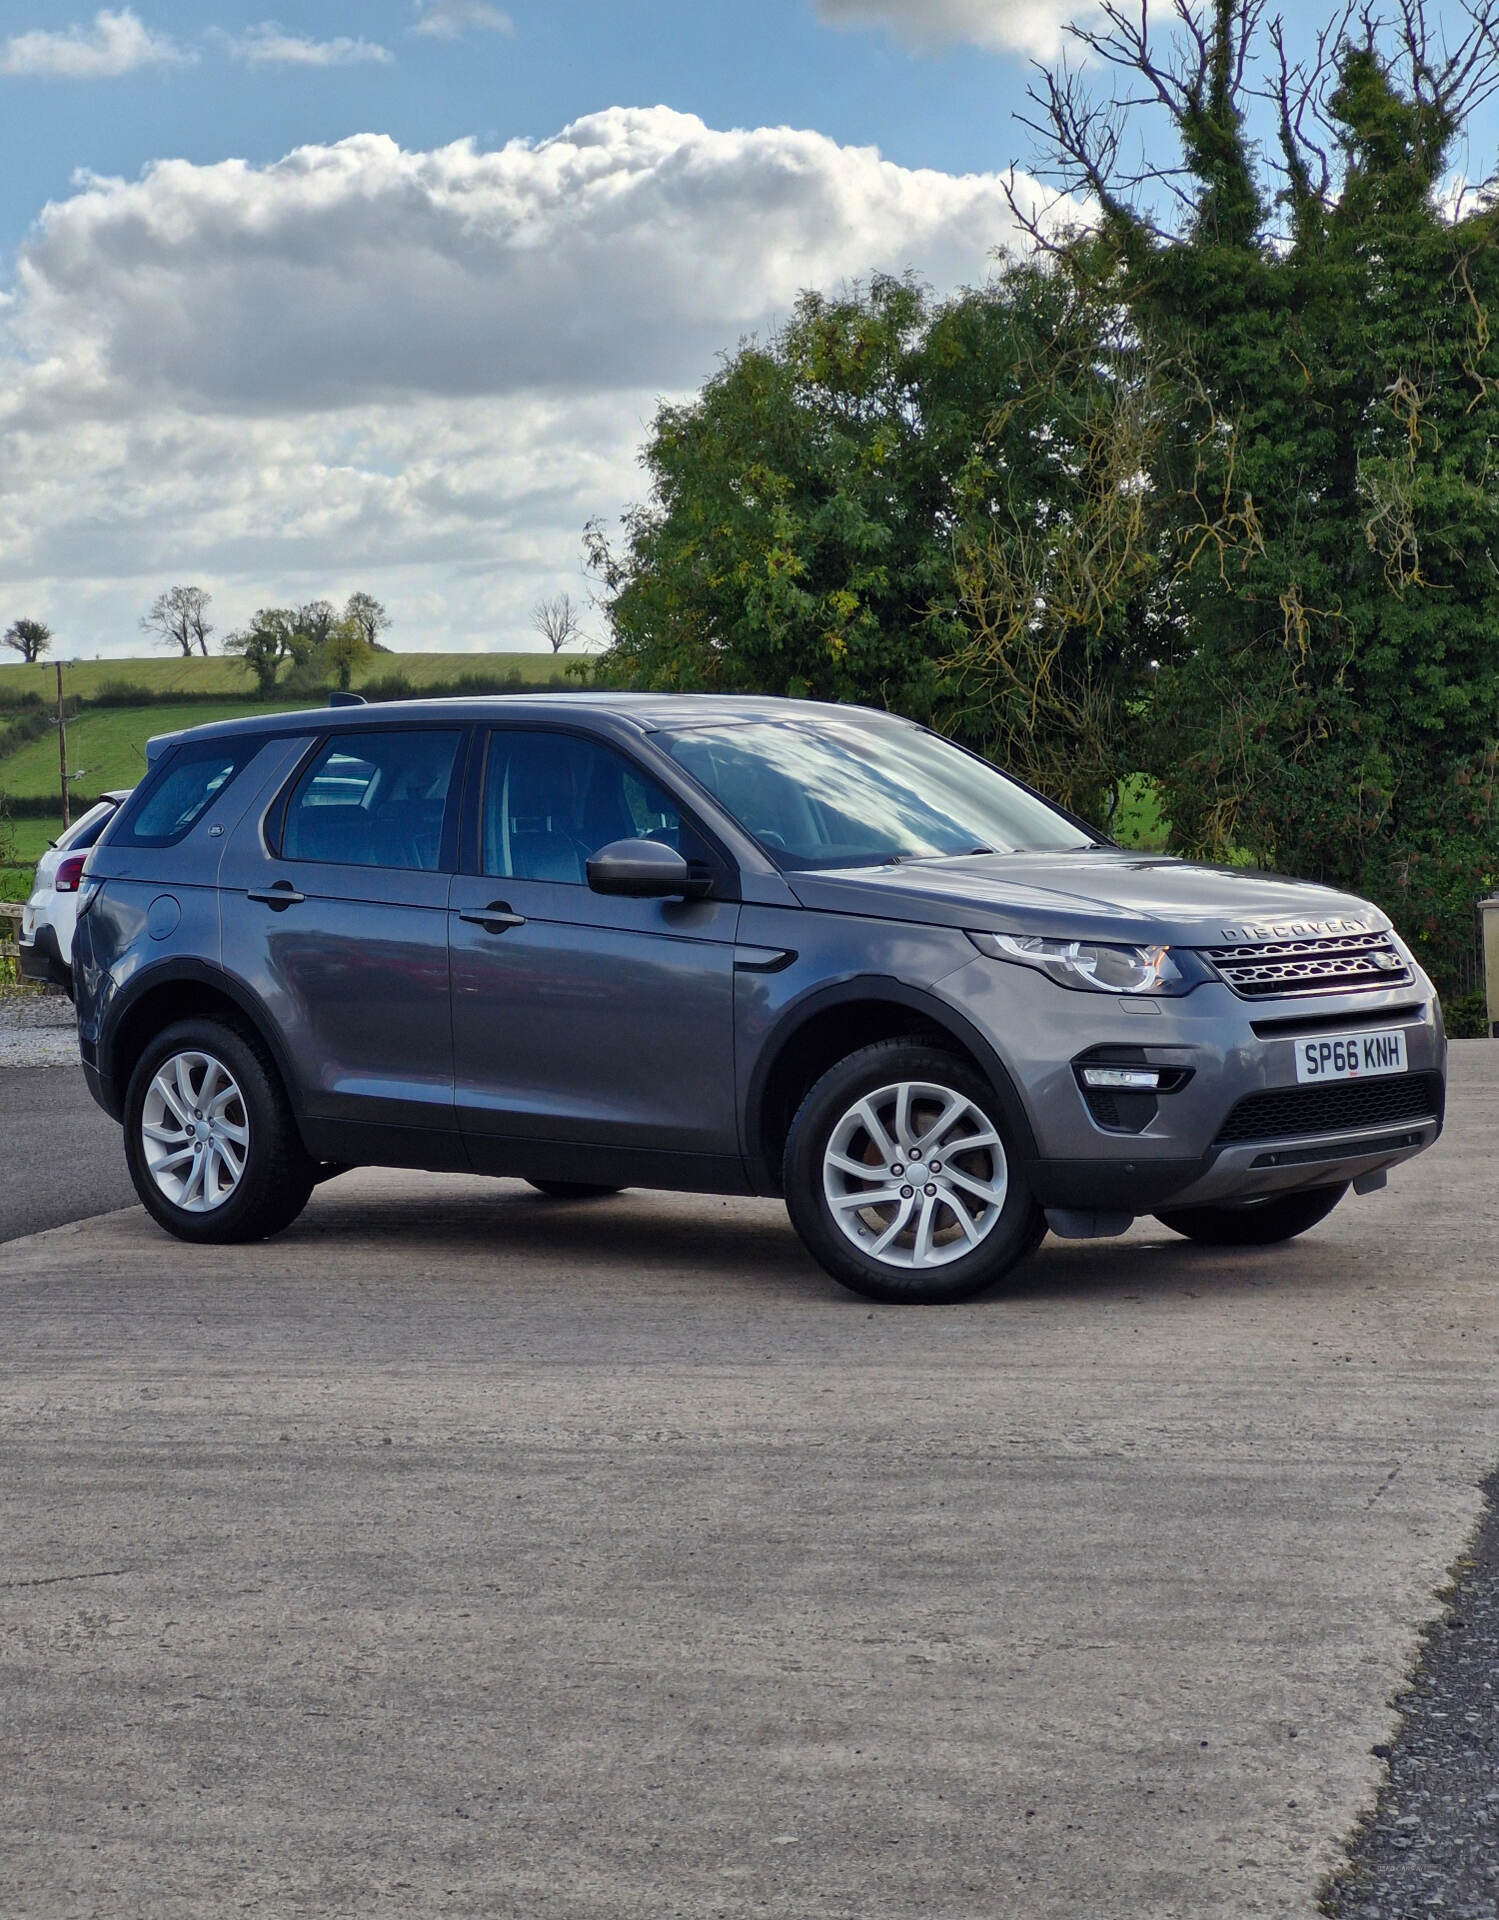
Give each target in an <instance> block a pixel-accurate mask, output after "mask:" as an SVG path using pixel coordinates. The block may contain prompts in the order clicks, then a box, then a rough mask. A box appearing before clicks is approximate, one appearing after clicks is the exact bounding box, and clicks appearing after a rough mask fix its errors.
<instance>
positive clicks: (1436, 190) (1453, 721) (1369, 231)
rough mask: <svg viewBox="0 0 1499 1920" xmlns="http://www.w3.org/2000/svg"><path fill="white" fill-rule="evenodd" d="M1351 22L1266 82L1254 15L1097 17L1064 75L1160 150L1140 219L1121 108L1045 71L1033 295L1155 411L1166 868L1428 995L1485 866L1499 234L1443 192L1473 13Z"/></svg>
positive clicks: (1478, 94) (1151, 750)
mask: <svg viewBox="0 0 1499 1920" xmlns="http://www.w3.org/2000/svg"><path fill="white" fill-rule="evenodd" d="M1349 19H1350V30H1349V32H1348V33H1347V34H1346V35H1345V36H1344V37H1341V38H1340V37H1338V34H1337V32H1336V30H1335V29H1333V28H1330V29H1329V30H1328V33H1327V34H1326V35H1325V36H1324V39H1323V41H1322V42H1321V51H1320V54H1319V56H1318V57H1317V58H1315V59H1313V60H1311V61H1310V62H1307V63H1304V64H1303V65H1301V66H1296V65H1294V64H1293V63H1292V62H1291V61H1290V60H1289V58H1288V56H1287V55H1286V53H1285V50H1284V45H1283V37H1282V35H1281V33H1280V30H1279V28H1278V26H1277V25H1275V24H1272V25H1271V26H1270V27H1268V29H1266V30H1265V32H1264V44H1263V45H1261V41H1260V37H1259V36H1260V21H1261V16H1260V11H1259V8H1258V6H1257V5H1256V4H1254V0H1214V5H1213V7H1212V9H1211V11H1210V12H1207V13H1205V14H1201V15H1194V14H1193V13H1191V11H1190V10H1189V9H1187V8H1186V7H1185V6H1183V7H1182V8H1180V9H1179V18H1178V20H1177V22H1176V23H1175V26H1176V31H1175V34H1174V37H1173V36H1172V35H1166V36H1159V37H1158V36H1156V35H1155V34H1154V33H1153V32H1152V30H1151V27H1150V23H1149V22H1148V20H1146V19H1145V18H1143V17H1135V16H1126V15H1125V14H1123V13H1122V12H1115V11H1113V10H1112V9H1110V10H1107V15H1106V19H1105V23H1104V25H1103V26H1102V27H1101V28H1099V29H1098V30H1097V31H1096V32H1087V33H1084V34H1083V36H1082V37H1083V38H1084V40H1085V41H1086V42H1087V43H1088V46H1089V49H1090V52H1091V53H1092V55H1093V56H1094V59H1093V63H1092V64H1093V69H1094V71H1098V70H1100V69H1102V70H1105V71H1106V70H1108V69H1109V68H1112V69H1113V70H1114V71H1115V72H1116V73H1117V74H1118V75H1120V76H1121V78H1122V84H1121V87H1120V96H1121V98H1123V97H1125V96H1127V97H1128V99H1129V100H1130V101H1133V102H1138V99H1139V97H1140V89H1141V85H1142V83H1143V87H1144V90H1145V92H1146V94H1147V96H1148V97H1149V98H1150V99H1152V100H1153V101H1154V102H1155V103H1156V104H1157V106H1158V107H1160V108H1161V109H1163V110H1164V111H1165V113H1166V114H1167V116H1168V118H1169V120H1170V122H1171V124H1172V127H1173V129H1174V132H1175V134H1176V137H1177V140H1178V144H1179V149H1180V161H1181V165H1180V170H1179V172H1178V173H1177V174H1176V175H1175V176H1174V177H1173V178H1172V179H1170V180H1166V179H1164V178H1158V179H1157V181H1156V182H1155V183H1154V184H1155V187H1156V189H1157V192H1156V196H1155V200H1154V201H1152V198H1151V193H1150V185H1149V183H1146V185H1145V186H1142V185H1141V184H1140V183H1139V181H1138V179H1136V180H1134V181H1130V180H1129V179H1127V178H1126V176H1125V174H1124V169H1123V167H1122V164H1121V160H1120V155H1121V152H1122V145H1121V133H1122V130H1123V128H1124V126H1125V125H1126V123H1127V120H1128V116H1129V115H1130V114H1131V113H1133V112H1135V111H1136V110H1137V108H1136V106H1134V105H1120V106H1113V107H1110V106H1105V107H1099V106H1097V104H1096V103H1093V102H1090V101H1089V100H1088V99H1087V98H1086V97H1085V96H1084V94H1083V92H1082V90H1081V86H1080V83H1079V82H1078V80H1077V79H1076V77H1075V76H1069V75H1068V74H1067V73H1066V72H1061V71H1059V72H1058V73H1057V74H1056V75H1054V76H1052V78H1051V79H1050V80H1049V81H1047V82H1046V83H1045V85H1044V86H1043V88H1042V89H1041V92H1040V95H1039V99H1040V105H1041V108H1042V116H1041V124H1043V125H1044V126H1045V127H1046V129H1047V131H1048V134H1049V138H1050V142H1051V150H1052V159H1053V162H1054V164H1055V165H1056V167H1057V168H1058V171H1059V174H1060V177H1061V179H1062V181H1063V183H1064V184H1066V185H1067V186H1069V187H1073V188H1083V189H1085V190H1086V191H1088V192H1089V193H1091V194H1092V195H1093V196H1094V198H1095V200H1096V202H1097V204H1098V207H1099V209H1100V217H1099V220H1098V224H1097V228H1096V230H1095V232H1094V233H1093V234H1092V235H1090V236H1087V237H1086V238H1078V239H1074V240H1073V242H1072V243H1071V246H1070V249H1069V248H1067V247H1065V246H1064V248H1063V253H1064V265H1063V271H1065V272H1068V273H1072V274H1079V273H1081V274H1083V275H1085V276H1086V277H1089V278H1091V280H1092V281H1093V282H1094V283H1095V284H1099V285H1102V286H1104V287H1105V288H1107V289H1108V290H1109V291H1110V292H1111V293H1112V295H1113V297H1114V298H1115V299H1116V300H1117V302H1118V303H1119V306H1120V309H1121V311H1122V312H1123V313H1124V314H1125V315H1126V316H1127V319H1128V323H1129V325H1130V327H1131V328H1132V329H1133V332H1134V335H1135V337H1136V338H1137V339H1138V340H1140V341H1141V342H1142V343H1144V345H1145V348H1146V350H1147V351H1148V352H1149V354H1150V355H1151V356H1153V358H1154V360H1155V362H1156V364H1157V365H1160V366H1164V367H1168V368H1170V369H1171V370H1172V372H1173V378H1174V381H1175V394H1174V400H1173V405H1172V414H1173V417H1172V418H1171V419H1170V420H1168V421H1167V422H1166V423H1165V424H1164V425H1163V428H1162V430H1161V432H1160V433H1159V435H1158V437H1157V441H1156V445H1155V448H1154V453H1153V457H1152V459H1151V461H1150V464H1149V473H1150V482H1151V510H1152V512H1153V513H1154V514H1156V515H1158V516H1159V520H1160V535H1161V539H1162V541H1163V546H1162V553H1163V556H1164V560H1163V566H1164V571H1163V575H1162V580H1161V582H1160V584H1159V586H1158V595H1157V599H1158V608H1159V611H1160V617H1159V618H1158V619H1157V622H1156V628H1155V633H1154V635H1153V640H1154V643H1155V645H1156V647H1157V650H1158V655H1159V658H1160V659H1161V662H1162V665H1161V670H1160V673H1159V676H1158V679H1157V683H1156V690H1155V698H1154V701H1153V703H1152V706H1151V711H1150V715H1149V725H1148V728H1147V745H1146V748H1145V750H1144V757H1145V762H1146V764H1147V766H1148V768H1149V770H1150V771H1151V772H1152V773H1153V775H1154V777H1155V778H1156V780H1157V782H1158V783H1159V785H1160V787H1161V789H1162V792H1163V795H1164V799H1165V803H1166V806H1167V809H1168V811H1169V813H1170V816H1171V819H1172V822H1173V826H1174V831H1175V834H1176V837H1177V839H1178V841H1179V842H1180V843H1181V844H1182V845H1183V847H1184V848H1185V849H1187V850H1189V851H1194V852H1201V853H1209V854H1219V855H1223V854H1230V855H1233V856H1234V857H1243V856H1244V855H1246V854H1247V855H1249V856H1251V857H1253V858H1255V859H1257V860H1259V861H1262V862H1264V863H1265V864H1271V865H1276V866H1279V867H1281V868H1283V869H1285V870H1288V871H1291V872H1295V873H1299V874H1304V875H1307V876H1311V877H1315V878H1318V879H1322V880H1326V881H1331V882H1335V883H1339V884H1343V885H1346V886H1348V887H1350V888H1352V889H1354V890H1356V891H1359V892H1362V893H1369V894H1372V895H1373V896H1374V897H1375V898H1377V899H1379V900H1381V901H1382V902H1383V903H1384V904H1385V905H1386V906H1388V907H1389V909H1390V910H1391V911H1392V912H1393V913H1394V914H1395V915H1396V917H1397V918H1398V919H1399V920H1400V922H1401V923H1402V925H1403V927H1404V929H1405V931H1406V932H1407V934H1408V935H1409V936H1410V937H1412V938H1413V939H1414V940H1415V942H1416V944H1417V945H1418V947H1419V948H1420V949H1421V951H1422V953H1423V957H1424V958H1425V959H1426V960H1427V962H1428V963H1429V964H1430V965H1431V967H1432V970H1433V972H1434V973H1435V974H1436V975H1437V977H1438V979H1439V981H1443V982H1448V983H1450V982H1452V981H1454V980H1456V979H1457V978H1458V977H1460V974H1461V971H1462V968H1463V963H1464V960H1465V958H1466V957H1467V955H1468V954H1469V953H1470V952H1471V947H1472V903H1473V899H1474V897H1475V895H1476V894H1477V893H1479V892H1480V891H1482V890H1483V889H1484V888H1485V887H1486V886H1487V885H1488V884H1489V883H1490V881H1491V879H1492V877H1493V875H1494V873H1495V871H1496V868H1499V840H1496V815H1495V797H1496V780H1495V769H1496V757H1499V745H1496V743H1499V648H1496V646H1495V642H1494V638H1493V636H1494V634H1495V631H1496V621H1499V571H1496V564H1495V559H1494V557H1493V556H1494V555H1496V554H1499V488H1496V486H1495V474H1494V467H1493V452H1492V450H1493V447H1494V446H1495V444H1499V349H1496V348H1495V347H1494V346H1493V345H1491V340H1490V332H1491V320H1492V316H1493V315H1494V312H1495V307H1496V302H1499V248H1496V245H1495V242H1496V238H1499V209H1496V206H1495V204H1494V203H1493V202H1492V200H1491V199H1489V198H1487V197H1484V196H1480V197H1479V198H1478V199H1477V200H1476V201H1475V202H1474V203H1473V204H1472V205H1471V206H1470V207H1469V208H1467V209H1466V210H1454V209H1453V207H1452V206H1451V205H1450V204H1449V202H1448V200H1447V198H1446V188H1445V181H1446V177H1447V172H1448V168H1449V166H1450V164H1451V159H1452V155H1453V152H1454V148H1455V144H1456V142H1457V140H1458V138H1459V136H1460V135H1461V133H1462V130H1463V127H1464V124H1465V121H1466V119H1467V116H1468V115H1469V113H1470V112H1471V109H1472V107H1473V106H1474V104H1475V103H1476V102H1477V101H1479V100H1480V99H1482V98H1483V97H1484V96H1485V95H1486V93H1487V92H1489V91H1491V90H1492V89H1493V87H1494V85H1495V84H1496V82H1499V66H1496V56H1495V44H1496V43H1495V38H1494V35H1495V27H1496V14H1495V12H1494V11H1493V10H1491V9H1490V8H1488V7H1479V8H1476V9H1474V10H1473V11H1472V12H1470V13H1469V15H1468V16H1467V22H1466V28H1465V29H1463V30H1458V31H1454V32H1451V33H1450V34H1449V37H1448V38H1447V39H1446V41H1445V42H1441V41H1439V40H1438V38H1437V36H1435V35H1434V34H1432V33H1431V32H1430V31H1429V30H1428V26H1427V23H1426V20H1425V18H1424V15H1423V13H1422V11H1421V8H1420V6H1419V4H1418V0H1406V4H1405V5H1403V6H1402V8H1401V9H1400V10H1399V11H1398V12H1397V14H1396V15H1395V18H1394V23H1393V25H1392V26H1390V27H1388V28H1386V27H1384V26H1382V25H1381V24H1380V23H1379V22H1378V21H1377V20H1375V19H1374V17H1373V16H1370V15H1365V16H1350V17H1349ZM1183 23H1185V24H1183ZM1261 54H1263V56H1264V59H1263V64H1262V65H1260V66H1257V64H1256V63H1257V61H1258V60H1259V57H1260V55H1261ZM1266 93H1268V96H1269V98H1270V100H1271V103H1272V109H1273V119H1274V127H1275V132H1276V135H1277V136H1278V145H1276V144H1275V143H1272V146H1271V148H1270V151H1269V155H1268V157H1267V156H1266V153H1265V150H1264V148H1263V146H1262V144H1261V143H1260V142H1259V141H1258V139H1257V138H1256V137H1255V130H1254V125H1253V112H1254V107H1255V101H1256V98H1257V97H1259V96H1261V95H1263V94H1266ZM1173 194H1174V195H1175V196H1176V201H1175V204H1176V207H1177V212H1176V214H1175V216H1172V215H1170V214H1169V213H1167V212H1163V206H1165V205H1167V204H1168V203H1169V201H1170V197H1171V195H1173Z"/></svg>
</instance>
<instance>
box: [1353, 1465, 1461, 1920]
mask: <svg viewBox="0 0 1499 1920" xmlns="http://www.w3.org/2000/svg"><path fill="white" fill-rule="evenodd" d="M1484 1493H1485V1499H1486V1504H1485V1509H1484V1516H1483V1519H1482V1521H1481V1522H1480V1524H1479V1528H1478V1532H1477V1535H1476V1537H1475V1539H1474V1542H1473V1546H1472V1548H1471V1549H1470V1551H1469V1552H1468V1553H1467V1554H1466V1555H1465V1556H1464V1557H1463V1559H1462V1560H1460V1561H1459V1562H1458V1565H1457V1568H1456V1570H1455V1577H1454V1583H1453V1586H1452V1587H1451V1589H1450V1590H1449V1591H1448V1593H1447V1594H1446V1595H1445V1596H1444V1597H1445V1599H1446V1603H1447V1604H1446V1611H1445V1612H1444V1613H1443V1615H1442V1617H1441V1618H1440V1619H1439V1620H1438V1621H1437V1622H1436V1624H1435V1625H1434V1626H1433V1627H1432V1628H1431V1629H1430V1631H1429V1633H1428V1634H1427V1637H1426V1643H1425V1646H1424V1648H1423V1651H1422V1655H1421V1659H1420V1662H1419V1665H1418V1667H1417V1670H1416V1675H1415V1678H1414V1679H1413V1681H1412V1682H1411V1685H1410V1688H1409V1690H1408V1691H1407V1692H1405V1693H1403V1694H1402V1695H1401V1696H1400V1697H1399V1699H1398V1700H1397V1701H1396V1705H1397V1706H1398V1707H1399V1708H1400V1709H1401V1713H1402V1716H1403V1717H1402V1721H1401V1726H1400V1731H1399V1733H1398V1734H1397V1735H1396V1737H1395V1740H1394V1742H1393V1743H1392V1744H1391V1745H1390V1746H1388V1747H1385V1746H1377V1747H1375V1748H1374V1750H1373V1751H1374V1754H1375V1757H1376V1758H1378V1759H1388V1761H1389V1773H1388V1776H1387V1778H1386V1780H1385V1783H1384V1786H1383V1787H1382V1789H1381V1790H1380V1795H1379V1799H1378V1802H1377V1803H1376V1805H1375V1808H1374V1811H1373V1812H1372V1813H1371V1814H1369V1815H1368V1816H1367V1817H1366V1818H1365V1820H1364V1821H1363V1823H1362V1824H1361V1825H1360V1827H1359V1829H1358V1831H1357V1833H1356V1834H1355V1836H1354V1839H1353V1842H1352V1844H1351V1846H1350V1848H1349V1864H1348V1866H1347V1867H1346V1868H1345V1869H1344V1871H1343V1872H1342V1873H1341V1874H1339V1875H1338V1876H1337V1877H1336V1878H1335V1879H1334V1880H1333V1881H1332V1883H1331V1884H1330V1886H1329V1887H1328V1889H1327V1891H1326V1893H1325V1895H1324V1897H1323V1902H1322V1911H1323V1912H1324V1913H1325V1914H1328V1915H1330V1916H1331V1920H1415V1916H1417V1915H1420V1916H1421V1917H1422V1920H1427V1916H1430V1915H1432V1914H1440V1915H1443V1916H1445V1917H1446V1920H1499V1711H1496V1708H1499V1702H1496V1699H1495V1690H1496V1687H1499V1510H1496V1502H1499V1474H1495V1475H1493V1476H1492V1477H1491V1478H1490V1479H1489V1480H1488V1482H1487V1483H1486V1484H1485V1487H1484Z"/></svg>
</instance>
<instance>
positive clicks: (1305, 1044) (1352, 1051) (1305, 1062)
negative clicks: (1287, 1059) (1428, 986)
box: [1296, 1028, 1409, 1086]
mask: <svg viewBox="0 0 1499 1920" xmlns="http://www.w3.org/2000/svg"><path fill="white" fill-rule="evenodd" d="M1408 1065H1409V1062H1408V1061H1407V1060H1406V1057H1405V1035H1404V1034H1403V1033H1402V1032H1401V1031H1400V1030H1399V1028H1396V1029H1395V1030H1394V1031H1393V1032H1390V1033H1345V1034H1338V1035H1335V1036H1333V1037H1330V1038H1328V1039H1326V1040H1298V1041H1297V1042H1296V1078H1297V1080H1298V1081H1300V1082H1301V1084H1302V1085H1303V1086H1304V1085H1305V1084H1306V1082H1307V1081H1308V1080H1367V1079H1370V1078H1371V1077H1372V1076H1373V1075H1375V1074H1379V1073H1404V1072H1405V1070H1406V1067H1407V1066H1408Z"/></svg>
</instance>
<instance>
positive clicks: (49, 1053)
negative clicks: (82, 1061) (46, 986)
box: [0, 993, 78, 1067]
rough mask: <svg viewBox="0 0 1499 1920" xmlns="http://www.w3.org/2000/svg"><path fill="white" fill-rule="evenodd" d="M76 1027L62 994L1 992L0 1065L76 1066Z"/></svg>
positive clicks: (67, 1002) (69, 1006) (69, 1002)
mask: <svg viewBox="0 0 1499 1920" xmlns="http://www.w3.org/2000/svg"><path fill="white" fill-rule="evenodd" d="M77 1065H78V1029H77V1026H76V1023H75V1021H74V1018H73V1003H72V1001H71V1000H69V999H67V998H66V997H65V996H64V995H62V994H56V995H53V994H43V995H37V994H25V993H8V994H3V995H0V1067H76V1066H77Z"/></svg>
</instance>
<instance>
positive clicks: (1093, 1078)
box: [1080, 1067, 1161, 1093]
mask: <svg viewBox="0 0 1499 1920" xmlns="http://www.w3.org/2000/svg"><path fill="white" fill-rule="evenodd" d="M1080 1071H1081V1073H1082V1076H1083V1085H1084V1086H1085V1087H1097V1088H1100V1089H1101V1088H1104V1087H1107V1088H1109V1089H1110V1090H1111V1091H1112V1092H1114V1093H1155V1092H1156V1091H1157V1090H1158V1089H1159V1087H1160V1084H1161V1072H1160V1069H1159V1067H1083V1068H1081V1069H1080Z"/></svg>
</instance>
